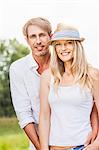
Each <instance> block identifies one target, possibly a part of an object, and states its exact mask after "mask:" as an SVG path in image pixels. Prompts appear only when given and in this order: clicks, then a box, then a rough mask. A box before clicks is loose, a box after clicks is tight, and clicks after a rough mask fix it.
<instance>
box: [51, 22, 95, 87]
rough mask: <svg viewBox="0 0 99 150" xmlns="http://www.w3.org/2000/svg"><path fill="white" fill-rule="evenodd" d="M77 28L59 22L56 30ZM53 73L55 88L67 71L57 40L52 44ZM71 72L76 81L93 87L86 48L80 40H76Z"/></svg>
mask: <svg viewBox="0 0 99 150" xmlns="http://www.w3.org/2000/svg"><path fill="white" fill-rule="evenodd" d="M67 28H68V29H70V30H71V29H75V28H73V27H71V26H66V25H64V24H58V26H57V29H56V30H55V32H58V31H61V30H65V29H67ZM50 68H51V73H52V75H53V76H54V86H55V89H57V88H58V85H59V83H60V81H61V77H62V76H63V73H64V72H65V68H64V62H62V61H61V60H60V59H59V58H58V56H57V53H56V50H55V41H53V42H52V44H51V62H50ZM71 72H72V74H73V76H74V83H76V82H78V83H80V85H81V86H87V87H89V88H90V89H91V88H92V84H93V80H92V77H91V76H90V73H89V64H88V63H87V60H86V57H85V54H84V49H83V46H82V43H81V42H80V41H75V40H74V57H73V59H72V63H71Z"/></svg>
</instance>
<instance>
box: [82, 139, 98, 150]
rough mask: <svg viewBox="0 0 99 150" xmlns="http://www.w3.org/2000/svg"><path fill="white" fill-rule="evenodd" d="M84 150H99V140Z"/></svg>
mask: <svg viewBox="0 0 99 150" xmlns="http://www.w3.org/2000/svg"><path fill="white" fill-rule="evenodd" d="M83 150H99V140H95V141H94V142H93V143H92V144H89V145H88V146H86V147H85V148H84V149H83Z"/></svg>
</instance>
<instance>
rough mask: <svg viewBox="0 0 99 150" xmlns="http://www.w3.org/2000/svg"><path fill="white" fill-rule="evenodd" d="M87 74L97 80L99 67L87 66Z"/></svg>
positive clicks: (98, 78)
mask: <svg viewBox="0 0 99 150" xmlns="http://www.w3.org/2000/svg"><path fill="white" fill-rule="evenodd" d="M89 74H90V75H91V77H92V78H93V80H98V81H99V69H97V68H94V67H89Z"/></svg>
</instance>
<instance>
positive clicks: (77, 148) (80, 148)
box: [50, 145, 84, 150]
mask: <svg viewBox="0 0 99 150" xmlns="http://www.w3.org/2000/svg"><path fill="white" fill-rule="evenodd" d="M83 148H84V145H80V146H77V147H75V148H69V149H56V148H55V149H53V148H50V150H83Z"/></svg>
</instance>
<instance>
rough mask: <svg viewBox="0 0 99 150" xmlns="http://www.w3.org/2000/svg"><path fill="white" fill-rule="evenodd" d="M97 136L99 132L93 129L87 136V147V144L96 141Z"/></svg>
mask: <svg viewBox="0 0 99 150" xmlns="http://www.w3.org/2000/svg"><path fill="white" fill-rule="evenodd" d="M96 136H97V133H95V132H92V131H91V132H90V133H89V134H88V137H87V140H86V142H85V144H84V146H85V147H86V146H88V145H89V144H92V143H93V142H94V140H95V139H96Z"/></svg>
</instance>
